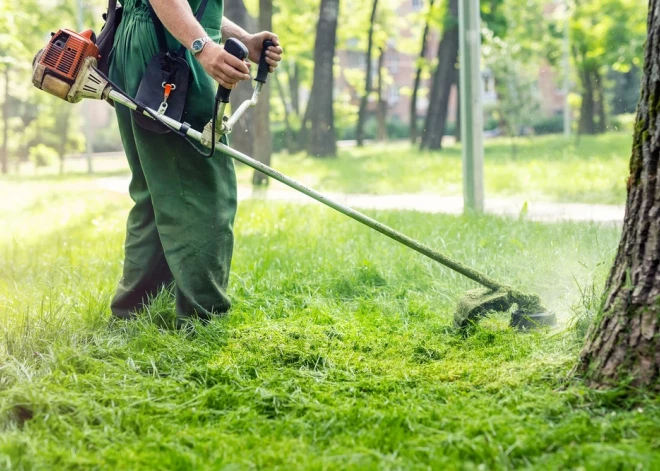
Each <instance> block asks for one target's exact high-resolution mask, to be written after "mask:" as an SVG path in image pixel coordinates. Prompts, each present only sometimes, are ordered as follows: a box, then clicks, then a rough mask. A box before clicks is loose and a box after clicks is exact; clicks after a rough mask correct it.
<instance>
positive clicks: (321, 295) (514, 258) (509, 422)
mask: <svg viewBox="0 0 660 471" xmlns="http://www.w3.org/2000/svg"><path fill="white" fill-rule="evenodd" d="M0 192H1V193H0V211H2V214H3V216H7V217H3V218H2V219H0V221H2V222H0V224H3V229H4V230H3V231H0V251H1V253H3V254H6V255H4V256H2V257H0V299H2V300H3V305H4V306H5V307H4V309H3V310H2V311H0V332H2V334H1V335H2V338H3V342H1V343H0V348H2V353H0V364H1V365H2V367H1V368H0V427H1V430H2V433H0V467H1V468H3V469H7V470H12V469H97V468H98V469H109V468H112V469H136V470H139V469H153V467H154V464H155V463H157V466H158V467H162V468H167V469H221V468H238V469H243V468H253V467H254V468H262V469H263V468H267V469H292V468H295V469H428V468H432V469H479V467H482V468H484V469H511V468H524V467H529V468H535V469H563V468H571V467H575V468H579V467H583V468H585V469H597V468H602V469H610V468H613V467H619V468H622V469H625V468H627V467H638V468H641V469H654V468H656V467H657V466H658V465H659V464H660V463H659V462H658V460H659V457H658V438H657V433H656V432H657V423H658V421H659V420H660V404H659V403H658V400H657V398H651V397H637V398H636V399H635V402H634V403H632V402H623V403H621V402H619V396H617V392H616V391H609V392H594V391H589V390H587V389H585V388H584V387H582V386H581V385H579V384H575V385H573V384H568V385H565V386H564V387H559V386H560V385H561V381H562V379H563V378H565V377H566V375H567V373H568V371H569V369H570V367H571V366H572V364H573V362H574V359H575V356H576V354H577V351H578V349H579V344H580V341H579V339H578V338H577V335H574V334H573V332H570V331H569V332H567V333H566V334H556V333H546V332H541V333H536V334H531V335H520V334H518V333H516V332H513V331H511V330H509V329H507V328H506V320H505V319H500V318H497V319H493V320H491V321H489V322H486V323H484V324H483V325H482V327H481V328H479V329H477V331H476V332H475V333H474V335H472V336H470V337H468V338H463V337H462V336H460V335H457V334H455V333H454V332H453V331H452V330H451V328H450V322H451V316H450V314H449V313H450V311H451V308H452V307H453V302H454V301H455V299H456V298H457V296H459V295H460V294H461V293H462V292H463V291H464V290H465V289H466V288H469V287H471V286H472V285H471V283H469V282H467V281H466V280H464V279H462V278H460V277H457V276H456V275H454V274H453V273H451V272H449V271H447V270H445V269H442V268H439V267H437V266H436V265H435V264H433V263H431V262H428V261H426V260H425V259H423V258H421V257H419V256H417V255H414V254H412V253H411V252H410V251H408V250H407V249H404V248H402V247H399V246H397V245H396V244H394V243H393V242H391V241H389V240H387V239H385V238H383V237H382V236H380V235H378V234H375V233H373V232H370V231H367V230H366V229H363V228H362V227H361V226H359V225H357V224H355V223H354V222H352V221H350V220H347V219H345V218H343V217H341V216H339V215H337V214H336V213H333V212H331V211H329V210H325V209H323V210H319V208H318V207H317V206H304V207H301V206H295V207H293V206H282V205H276V204H265V203H262V202H258V201H252V202H244V203H242V206H241V210H240V211H239V218H238V220H237V224H236V231H237V237H238V240H240V243H239V244H237V251H236V255H235V257H234V265H233V276H232V280H231V296H232V298H233V299H234V308H233V311H232V313H231V314H230V315H229V316H228V317H227V318H224V319H218V320H216V321H213V322H212V323H211V324H210V325H208V326H200V325H197V326H196V330H195V331H194V332H174V331H170V330H168V329H167V328H166V322H167V320H168V319H169V318H170V316H171V311H172V300H171V299H170V298H169V296H167V295H162V296H161V297H159V298H158V299H157V301H156V303H155V304H154V305H153V306H152V308H151V309H150V310H149V312H146V313H145V314H144V316H143V318H142V319H141V320H140V321H137V322H134V323H127V324H122V323H119V324H110V325H109V324H108V318H107V316H108V309H107V305H108V302H109V298H110V295H111V293H112V291H113V289H114V287H115V283H116V281H117V280H118V278H119V276H120V273H121V253H122V240H123V235H124V231H125V225H124V221H125V215H126V211H127V210H128V207H129V199H128V197H127V196H123V195H113V194H108V193H103V192H101V191H99V189H98V188H96V187H95V186H93V185H92V184H91V183H90V182H88V181H87V180H84V179H79V178H74V179H72V178H67V179H61V180H54V181H53V180H50V181H45V180H37V181H35V182H29V181H28V182H26V181H23V182H15V181H11V180H3V181H2V182H1V183H0ZM374 215H375V216H377V217H378V218H380V219H383V220H384V221H385V222H387V223H389V224H392V225H394V226H395V227H399V228H401V229H403V230H405V231H406V232H409V233H410V234H412V235H414V236H416V237H420V238H421V239H422V240H423V241H425V242H427V243H429V244H431V245H433V246H438V247H443V248H444V249H445V250H447V251H448V252H451V253H453V254H454V255H456V256H457V257H459V258H461V259H462V260H465V261H466V262H468V263H470V264H474V265H480V266H483V267H484V268H486V269H487V270H489V272H490V273H491V274H492V275H493V276H497V277H500V278H502V279H505V280H507V281H510V282H512V283H515V284H516V285H518V284H522V285H525V286H527V287H529V289H532V290H535V291H539V292H541V293H542V294H543V295H544V297H545V298H546V299H548V301H550V302H552V303H553V306H554V307H556V308H561V309H560V310H559V311H558V312H560V313H562V312H566V310H568V309H569V307H570V306H572V305H573V304H576V303H578V302H580V296H581V295H580V293H579V291H578V290H577V288H576V287H575V284H574V281H573V276H575V279H577V280H578V282H579V283H580V284H581V285H584V284H585V283H587V282H588V281H589V280H595V281H596V283H600V282H601V281H602V279H603V277H604V276H605V274H606V273H605V271H606V270H605V267H606V266H607V264H605V265H598V263H599V262H600V261H607V262H609V261H610V260H611V258H612V256H613V253H614V252H613V251H614V249H615V247H616V243H617V239H618V230H617V229H616V228H615V227H604V226H600V225H591V224H558V225H547V224H534V223H529V222H525V221H513V220H500V219H497V218H470V217H452V216H429V215H425V214H415V213H405V212H393V213H388V212H380V213H377V214H374ZM264 240H268V243H267V244H264V243H263V241H264ZM34 254H39V257H37V258H35V256H34ZM525 267H527V268H525ZM529 267H534V269H533V270H531V269H529Z"/></svg>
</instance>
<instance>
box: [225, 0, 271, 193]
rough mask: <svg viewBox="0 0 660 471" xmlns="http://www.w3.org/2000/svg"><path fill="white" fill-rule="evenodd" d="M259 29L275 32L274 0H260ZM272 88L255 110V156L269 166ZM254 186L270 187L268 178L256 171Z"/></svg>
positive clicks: (253, 176)
mask: <svg viewBox="0 0 660 471" xmlns="http://www.w3.org/2000/svg"><path fill="white" fill-rule="evenodd" d="M229 3H231V2H229ZM259 29H260V30H261V31H272V30H273V0H259ZM270 88H271V87H263V88H262V89H261V94H260V95H259V102H257V106H255V108H254V114H255V116H254V131H255V132H254V134H255V139H254V156H255V158H256V159H257V160H258V161H259V162H261V163H264V164H266V165H269V166H270V157H271V154H272V153H273V138H272V136H271V133H270ZM252 185H253V186H268V177H267V176H266V175H264V174H263V173H261V172H259V171H257V170H255V171H254V173H253V174H252Z"/></svg>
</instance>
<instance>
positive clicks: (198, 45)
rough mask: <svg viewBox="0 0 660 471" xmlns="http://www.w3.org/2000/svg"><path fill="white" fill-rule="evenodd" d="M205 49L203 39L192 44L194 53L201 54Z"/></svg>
mask: <svg viewBox="0 0 660 471" xmlns="http://www.w3.org/2000/svg"><path fill="white" fill-rule="evenodd" d="M203 47H204V42H202V40H201V39H195V40H194V41H193V43H192V50H193V52H199V51H201V50H202V48H203Z"/></svg>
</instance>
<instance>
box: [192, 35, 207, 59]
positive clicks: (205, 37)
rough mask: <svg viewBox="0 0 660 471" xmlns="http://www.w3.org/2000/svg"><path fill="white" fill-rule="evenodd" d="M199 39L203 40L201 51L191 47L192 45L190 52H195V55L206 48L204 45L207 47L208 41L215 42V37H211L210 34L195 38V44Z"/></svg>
mask: <svg viewBox="0 0 660 471" xmlns="http://www.w3.org/2000/svg"><path fill="white" fill-rule="evenodd" d="M197 41H201V43H202V48H201V49H200V50H199V51H194V50H193V49H192V46H191V47H190V52H192V54H193V55H194V56H197V55H198V54H200V53H201V52H202V51H203V50H204V47H206V45H207V44H208V43H212V42H213V39H211V38H210V37H209V36H204V37H201V38H198V39H195V40H194V41H193V44H195V43H196V42H197Z"/></svg>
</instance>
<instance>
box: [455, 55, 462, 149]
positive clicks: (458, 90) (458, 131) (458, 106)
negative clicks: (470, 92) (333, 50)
mask: <svg viewBox="0 0 660 471" xmlns="http://www.w3.org/2000/svg"><path fill="white" fill-rule="evenodd" d="M459 67H460V65H459ZM460 83H461V81H460V80H459V79H458V69H457V70H456V124H455V125H454V137H455V138H456V142H461V85H460Z"/></svg>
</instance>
